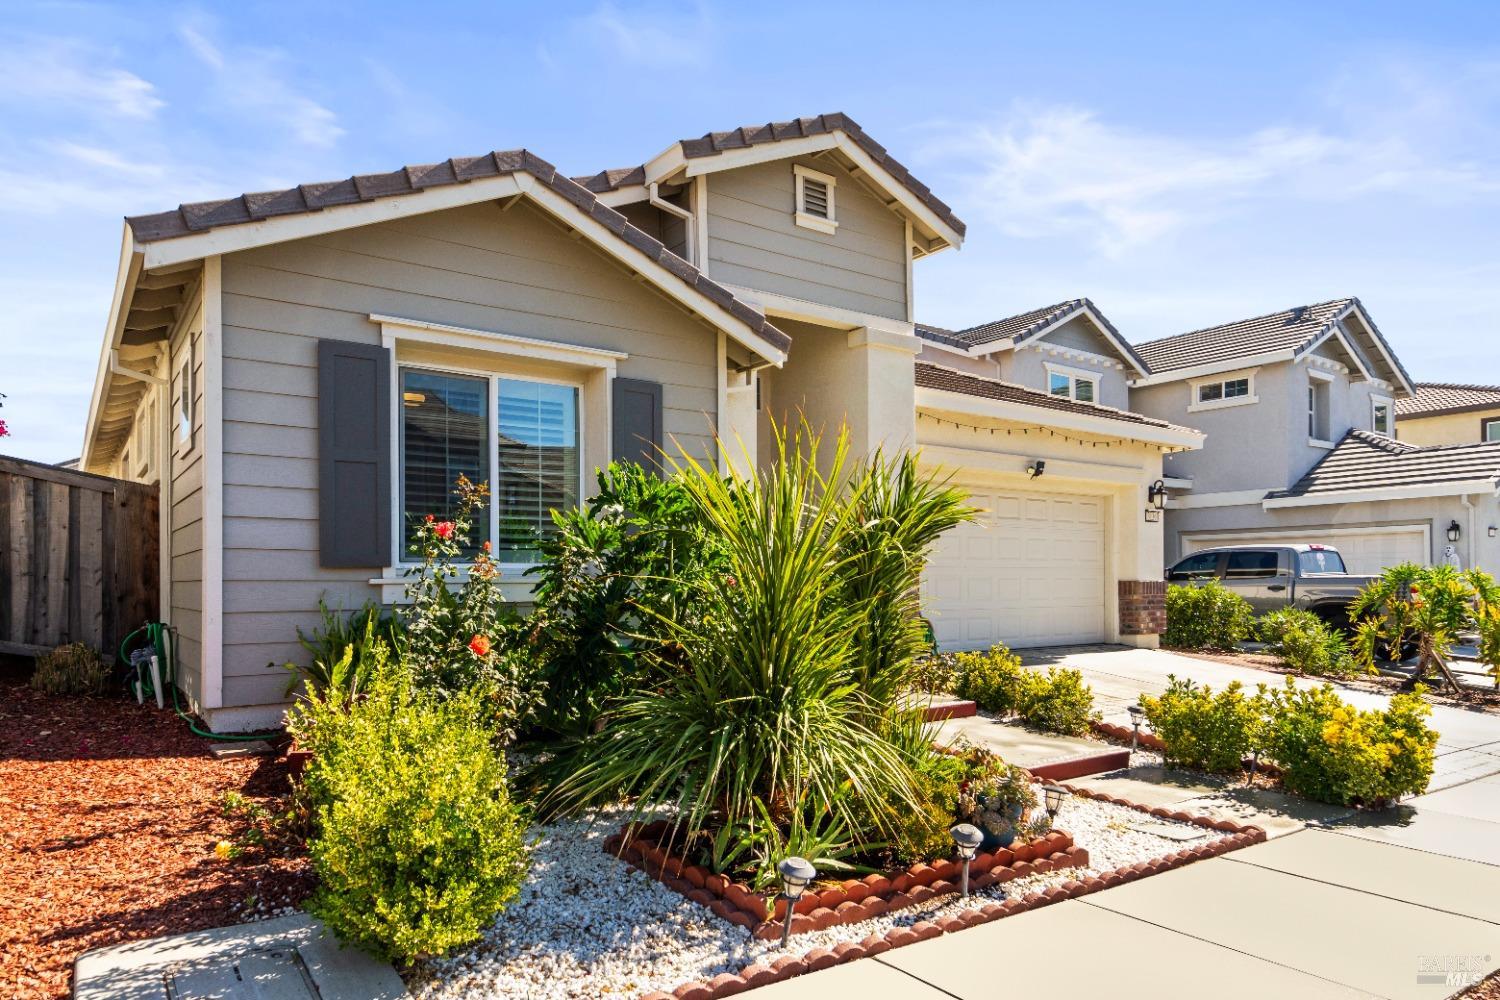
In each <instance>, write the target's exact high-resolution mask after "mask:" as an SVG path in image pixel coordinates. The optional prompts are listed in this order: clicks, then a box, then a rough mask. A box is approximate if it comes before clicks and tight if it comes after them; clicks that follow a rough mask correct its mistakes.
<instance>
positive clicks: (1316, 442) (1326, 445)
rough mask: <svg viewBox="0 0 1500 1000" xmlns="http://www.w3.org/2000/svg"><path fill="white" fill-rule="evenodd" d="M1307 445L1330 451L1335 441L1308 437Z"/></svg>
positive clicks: (1334, 445) (1335, 443)
mask: <svg viewBox="0 0 1500 1000" xmlns="http://www.w3.org/2000/svg"><path fill="white" fill-rule="evenodd" d="M1307 446H1308V447H1309V448H1322V449H1323V450H1324V451H1332V450H1333V449H1334V448H1335V447H1336V446H1337V442H1334V441H1324V440H1323V439H1322V438H1315V437H1310V438H1308V439H1307Z"/></svg>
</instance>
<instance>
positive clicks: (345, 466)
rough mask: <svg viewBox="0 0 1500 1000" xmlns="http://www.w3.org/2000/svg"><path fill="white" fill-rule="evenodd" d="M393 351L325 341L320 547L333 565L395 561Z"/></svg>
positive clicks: (321, 351)
mask: <svg viewBox="0 0 1500 1000" xmlns="http://www.w3.org/2000/svg"><path fill="white" fill-rule="evenodd" d="M391 532H392V527H391V352H390V351H389V350H388V349H387V348H384V347H375V346H372V345H369V344H353V343H349V342H348V341H343V340H320V341H318V544H319V549H320V551H321V564H322V565H323V566H328V567H354V566H370V567H380V566H384V565H386V564H387V563H389V562H390V559H391V537H392V535H391Z"/></svg>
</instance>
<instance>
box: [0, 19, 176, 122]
mask: <svg viewBox="0 0 1500 1000" xmlns="http://www.w3.org/2000/svg"><path fill="white" fill-rule="evenodd" d="M111 61H112V59H111V57H110V55H109V53H107V52H103V51H100V50H98V49H95V48H93V47H91V46H88V45H86V44H84V43H82V42H79V41H73V40H69V39H58V38H49V39H29V40H27V41H26V42H25V43H24V44H20V45H15V46H7V47H6V48H4V49H0V99H3V100H4V101H5V102H6V103H10V104H18V105H25V106H30V107H35V106H37V105H42V106H46V105H55V106H63V107H67V108H72V109H82V110H84V111H87V112H89V113H91V114H94V115H113V116H119V117H124V118H132V119H149V118H152V117H154V116H155V115H156V112H157V111H158V110H160V109H161V108H162V107H163V106H165V104H166V102H165V101H163V100H162V99H161V98H160V97H158V96H157V94H156V88H155V86H153V85H152V84H151V83H150V82H149V81H147V80H143V79H141V78H140V77H139V76H136V75H135V74H134V73H131V72H130V71H129V70H125V69H121V68H119V67H117V66H111V65H109V63H110V62H111Z"/></svg>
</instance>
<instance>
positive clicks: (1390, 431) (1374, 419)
mask: <svg viewBox="0 0 1500 1000" xmlns="http://www.w3.org/2000/svg"><path fill="white" fill-rule="evenodd" d="M1395 412H1396V407H1395V404H1394V403H1392V401H1391V400H1389V399H1387V398H1386V397H1384V396H1372V397H1371V398H1370V430H1372V431H1374V432H1375V433H1376V434H1384V435H1386V436H1387V437H1395V436H1396V419H1395Z"/></svg>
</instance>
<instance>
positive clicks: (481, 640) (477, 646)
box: [469, 635, 490, 656]
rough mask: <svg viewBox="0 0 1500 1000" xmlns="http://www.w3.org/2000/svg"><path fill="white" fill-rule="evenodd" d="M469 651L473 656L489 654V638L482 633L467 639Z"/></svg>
mask: <svg viewBox="0 0 1500 1000" xmlns="http://www.w3.org/2000/svg"><path fill="white" fill-rule="evenodd" d="M469 652H471V653H473V654H474V655H475V656H489V655H490V640H489V639H488V638H486V637H485V636H482V635H476V636H475V637H474V638H472V639H470V640H469Z"/></svg>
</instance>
